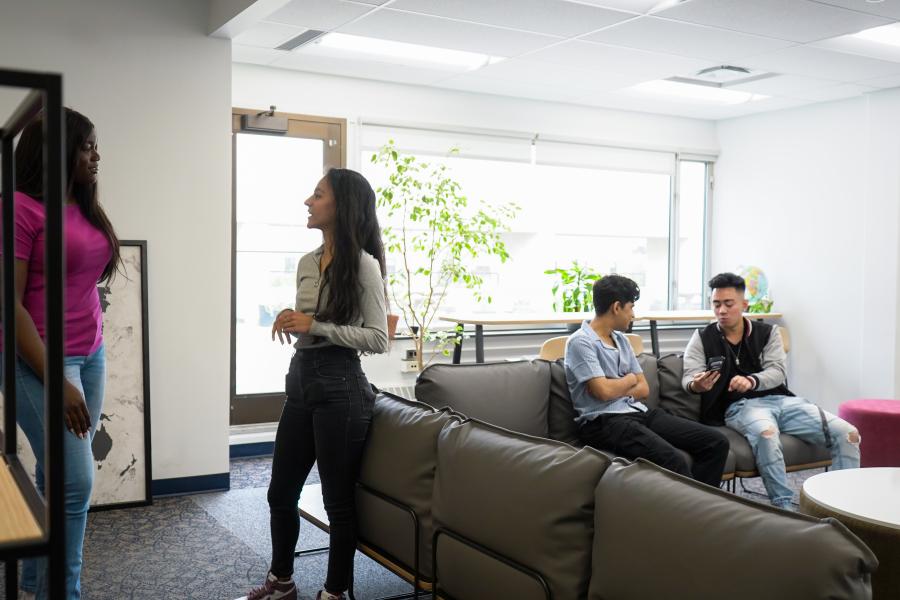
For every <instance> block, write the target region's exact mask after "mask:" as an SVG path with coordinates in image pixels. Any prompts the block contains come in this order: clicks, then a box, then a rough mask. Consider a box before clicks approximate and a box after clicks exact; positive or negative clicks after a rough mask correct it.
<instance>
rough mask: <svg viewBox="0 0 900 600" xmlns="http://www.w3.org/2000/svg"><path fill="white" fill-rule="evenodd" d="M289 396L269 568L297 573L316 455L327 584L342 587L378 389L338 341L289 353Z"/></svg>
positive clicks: (279, 440)
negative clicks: (302, 503)
mask: <svg viewBox="0 0 900 600" xmlns="http://www.w3.org/2000/svg"><path fill="white" fill-rule="evenodd" d="M285 392H286V394H287V402H285V405H284V409H283V411H282V413H281V419H280V421H279V423H278V433H277V434H276V436H275V454H274V456H273V458H272V480H271V482H270V483H269V494H268V499H269V511H270V514H271V522H270V523H271V534H272V566H271V570H272V573H274V574H275V575H276V576H278V577H288V576H290V575H291V574H292V573H293V572H294V550H295V548H296V546H297V537H298V535H299V532H300V518H299V516H298V514H297V502H298V500H299V499H300V490H301V489H302V488H303V484H304V483H305V482H306V477H307V475H309V472H310V470H311V469H312V466H313V463H315V462H316V460H318V463H319V477H320V478H321V480H322V494H323V496H324V501H325V511H326V512H327V513H328V522H329V527H330V531H331V534H330V544H329V553H328V575H327V577H326V579H325V589H327V590H328V591H329V592H333V593H335V594H336V593H339V592H342V591H344V590H346V589H347V588H348V586H349V584H350V577H351V574H352V569H353V556H354V554H355V553H356V508H355V502H354V489H355V485H356V479H357V476H358V474H359V465H360V461H361V458H362V452H363V446H364V445H365V442H366V435H367V434H368V431H369V424H370V423H371V421H372V406H373V405H374V403H375V394H374V393H373V391H372V387H371V386H370V385H369V381H368V380H367V379H366V376H365V374H364V373H363V371H362V367H361V366H360V363H359V357H358V356H357V354H356V351H355V350H352V349H350V348H344V347H340V346H326V347H324V348H317V349H310V350H304V351H302V352H297V353H295V354H294V357H293V358H292V359H291V367H290V370H289V371H288V374H287V377H286V382H285Z"/></svg>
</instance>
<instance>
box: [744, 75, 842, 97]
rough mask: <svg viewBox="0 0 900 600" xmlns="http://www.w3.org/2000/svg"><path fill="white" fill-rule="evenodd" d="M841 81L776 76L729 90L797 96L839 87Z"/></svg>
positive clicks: (798, 76)
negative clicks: (809, 91)
mask: <svg viewBox="0 0 900 600" xmlns="http://www.w3.org/2000/svg"><path fill="white" fill-rule="evenodd" d="M838 83H840V82H839V81H834V80H832V79H818V78H815V77H802V76H800V75H776V76H775V77H768V78H766V79H758V80H756V81H750V82H747V83H738V84H736V85H729V86H728V89H729V90H741V91H744V92H753V93H755V94H765V95H767V96H797V97H802V96H800V95H799V94H800V93H801V92H805V91H807V90H811V89H815V88H822V87H828V86H833V85H837V84H838Z"/></svg>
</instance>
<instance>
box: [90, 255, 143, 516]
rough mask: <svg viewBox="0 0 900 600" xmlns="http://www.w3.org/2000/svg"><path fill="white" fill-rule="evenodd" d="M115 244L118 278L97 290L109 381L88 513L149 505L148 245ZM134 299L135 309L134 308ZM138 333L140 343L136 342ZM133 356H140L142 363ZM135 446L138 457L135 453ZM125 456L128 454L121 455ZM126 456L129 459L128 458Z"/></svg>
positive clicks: (96, 442)
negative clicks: (138, 429)
mask: <svg viewBox="0 0 900 600" xmlns="http://www.w3.org/2000/svg"><path fill="white" fill-rule="evenodd" d="M119 244H120V252H121V256H122V266H121V272H119V273H117V274H116V276H115V277H114V278H113V280H112V281H110V282H109V283H105V284H103V285H100V286H98V291H99V293H100V304H101V309H102V310H103V338H104V345H105V348H106V364H107V377H106V393H105V396H104V401H103V410H102V411H101V417H100V423H99V425H98V427H97V432H96V433H95V434H94V441H93V445H92V446H93V451H94V464H95V472H94V475H95V476H94V489H93V492H92V495H91V510H92V511H98V510H109V509H114V508H128V507H134V506H148V505H150V504H152V503H153V496H152V494H151V483H152V472H153V470H152V448H151V435H150V341H149V329H150V327H149V319H148V290H147V241H146V240H121V241H120V242H119ZM135 271H137V272H135ZM136 287H139V289H135V288H136ZM138 299H139V301H140V306H139V307H138V306H135V303H136V302H137V301H138ZM117 302H122V303H123V304H124V305H118V304H117ZM111 309H116V310H111ZM137 314H140V321H141V322H140V324H139V326H137V325H135V324H134V322H133V319H134V317H135V316H136V315H137ZM120 320H121V322H119V321H120ZM138 331H139V338H140V339H137V337H138V336H137V333H138ZM136 353H139V354H140V360H137V357H136V356H135V354H136ZM136 364H140V365H141V370H140V373H139V374H138V373H136V372H135V371H136V369H134V367H135V365H136ZM138 423H139V424H140V426H141V427H143V432H142V434H140V433H138V434H135V432H134V429H135V425H137V424H138ZM126 442H127V443H126ZM136 442H140V443H136ZM117 444H118V447H117ZM121 446H125V447H124V448H122V447H121ZM139 446H140V447H142V450H143V456H142V457H138V456H137V454H136V453H135V452H133V450H135V449H136V448H137V447H139ZM123 451H124V452H126V453H125V454H122V452H123ZM128 454H131V455H132V456H131V457H130V458H129V457H128V456H127V455H128ZM140 463H143V464H142V465H141V464H140ZM104 470H105V471H104Z"/></svg>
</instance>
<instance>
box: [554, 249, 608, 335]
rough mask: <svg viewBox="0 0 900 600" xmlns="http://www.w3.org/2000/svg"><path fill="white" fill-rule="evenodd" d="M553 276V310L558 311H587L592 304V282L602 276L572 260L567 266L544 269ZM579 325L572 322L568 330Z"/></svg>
mask: <svg viewBox="0 0 900 600" xmlns="http://www.w3.org/2000/svg"><path fill="white" fill-rule="evenodd" d="M544 273H545V274H547V275H552V276H553V277H554V283H553V287H552V288H550V291H551V293H552V294H553V310H555V311H560V312H587V311H589V310H591V309H592V308H593V305H594V282H595V281H597V280H598V279H600V278H601V277H602V275H600V274H599V273H597V272H596V271H594V270H593V269H592V268H590V267H588V266H584V265H582V264H579V262H578V261H577V260H575V261H572V264H571V265H570V266H569V267H557V268H555V269H547V270H546V271H544ZM578 327H580V325H578V324H576V323H572V324H570V325H569V326H568V328H569V329H570V330H573V331H574V330H577V329H578Z"/></svg>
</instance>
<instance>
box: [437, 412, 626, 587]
mask: <svg viewBox="0 0 900 600" xmlns="http://www.w3.org/2000/svg"><path fill="white" fill-rule="evenodd" d="M608 465H609V460H608V459H607V458H606V457H604V456H603V455H602V454H600V453H599V452H597V451H596V450H593V449H592V448H582V449H576V448H573V447H571V446H568V445H566V444H563V443H561V442H556V441H553V440H548V439H541V438H536V437H531V436H526V435H522V434H518V433H514V432H511V431H506V430H503V429H501V428H499V427H494V426H491V425H488V424H485V423H480V422H477V421H467V422H465V423H462V424H457V423H452V424H450V425H448V426H447V427H445V428H444V430H443V431H442V432H441V434H440V436H439V438H438V468H437V477H436V479H435V487H434V507H433V510H434V516H435V522H436V525H437V526H438V527H444V528H447V529H449V530H450V532H451V534H455V535H458V536H462V537H463V538H465V539H468V540H471V541H473V542H475V543H477V544H479V545H481V546H483V547H484V548H486V549H487V550H488V551H490V552H494V553H496V554H499V555H500V556H503V557H506V558H507V559H509V560H512V561H514V562H515V563H517V564H519V565H522V566H523V567H525V568H527V569H531V570H533V571H536V572H538V573H540V575H541V576H542V577H543V578H544V580H546V582H547V585H548V586H549V589H550V591H551V593H552V597H553V598H554V599H556V600H568V599H572V600H574V599H576V598H583V597H584V596H585V594H586V593H587V588H588V581H589V578H590V555H591V539H592V537H593V509H594V488H595V487H596V485H597V481H599V479H600V477H601V475H602V474H603V471H604V470H605V469H606V467H607V466H608ZM451 534H448V535H443V536H439V537H438V539H437V549H436V558H437V564H436V569H437V579H438V583H439V585H440V590H441V591H445V592H446V593H447V594H448V595H449V596H450V597H454V598H486V597H499V598H509V597H515V598H517V600H530V599H531V598H543V597H544V594H543V591H542V587H541V586H539V585H535V584H534V583H535V581H536V580H535V579H534V578H533V577H531V576H528V575H525V574H523V573H521V572H520V571H516V570H513V569H510V568H509V566H508V565H506V564H504V563H503V562H502V561H499V560H497V559H496V558H492V557H491V555H490V554H489V553H486V552H483V551H481V550H478V549H476V548H473V547H472V546H471V545H468V544H465V543H461V542H459V541H458V540H457V541H456V543H454V542H453V540H454V539H455V538H453V537H451ZM460 565H464V566H465V568H462V567H460ZM474 565H480V566H478V568H477V571H475V572H469V570H468V569H469V567H472V568H474ZM476 574H477V576H476ZM506 587H509V589H514V590H516V595H515V596H511V595H509V594H508V593H503V589H504V588H506ZM485 590H495V594H494V596H491V595H490V594H487V593H485Z"/></svg>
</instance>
